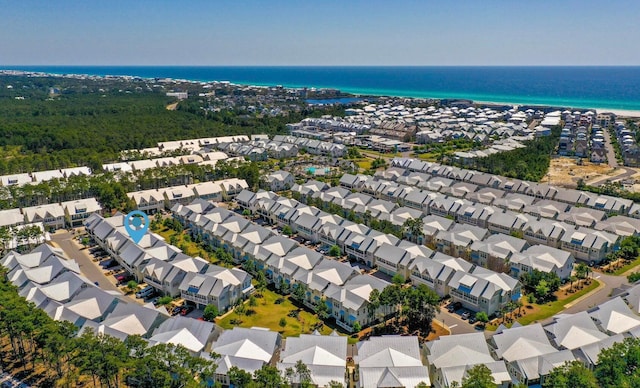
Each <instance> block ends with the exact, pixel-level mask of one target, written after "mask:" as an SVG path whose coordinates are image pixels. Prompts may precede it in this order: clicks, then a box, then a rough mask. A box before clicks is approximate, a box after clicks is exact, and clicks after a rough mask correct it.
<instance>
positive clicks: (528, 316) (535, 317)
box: [487, 279, 600, 331]
mask: <svg viewBox="0 0 640 388" xmlns="http://www.w3.org/2000/svg"><path fill="white" fill-rule="evenodd" d="M599 285H600V282H598V281H597V280H595V279H591V283H590V284H589V285H587V286H585V287H583V288H582V289H581V290H579V291H577V292H574V293H572V294H566V293H565V288H561V289H560V290H559V291H557V292H556V296H557V297H558V299H557V300H555V301H553V302H547V303H545V304H542V305H540V304H535V303H533V304H530V303H529V302H527V301H526V300H525V299H526V298H523V301H524V302H523V306H522V311H523V312H525V314H524V316H522V317H520V318H518V319H517V321H518V322H520V324H522V325H528V324H531V323H533V322H536V321H542V320H545V319H547V318H549V317H551V316H553V315H555V314H558V313H559V312H561V311H562V310H563V309H564V306H566V305H567V304H569V303H571V302H573V301H574V300H576V299H578V298H580V297H582V296H584V295H586V294H588V293H590V292H591V291H593V290H595V289H596V288H598V286H599ZM511 325H512V323H509V324H507V325H506V326H507V327H511ZM497 327H498V325H497V324H488V325H487V330H491V331H495V330H496V329H497Z"/></svg>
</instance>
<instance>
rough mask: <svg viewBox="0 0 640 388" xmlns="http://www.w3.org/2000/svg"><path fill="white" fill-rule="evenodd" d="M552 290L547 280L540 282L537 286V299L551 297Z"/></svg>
mask: <svg viewBox="0 0 640 388" xmlns="http://www.w3.org/2000/svg"><path fill="white" fill-rule="evenodd" d="M549 291H550V288H549V286H548V285H547V281H546V280H540V283H538V285H537V286H536V297H537V298H538V300H544V299H546V298H547V296H548V295H549Z"/></svg>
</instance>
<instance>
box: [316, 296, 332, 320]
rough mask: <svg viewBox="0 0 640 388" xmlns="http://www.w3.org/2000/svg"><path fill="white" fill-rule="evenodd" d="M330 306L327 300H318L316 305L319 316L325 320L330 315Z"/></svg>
mask: <svg viewBox="0 0 640 388" xmlns="http://www.w3.org/2000/svg"><path fill="white" fill-rule="evenodd" d="M330 313H331V312H330V311H329V306H327V302H326V301H325V300H324V298H323V299H321V300H319V301H318V304H317V305H316V314H318V318H320V319H322V320H325V319H327V318H328V317H329V314H330Z"/></svg>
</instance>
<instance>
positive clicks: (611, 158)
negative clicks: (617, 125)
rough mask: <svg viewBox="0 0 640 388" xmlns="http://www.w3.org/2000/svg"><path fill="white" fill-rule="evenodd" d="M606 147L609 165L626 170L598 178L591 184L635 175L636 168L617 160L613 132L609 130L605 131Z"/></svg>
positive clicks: (594, 184)
mask: <svg viewBox="0 0 640 388" xmlns="http://www.w3.org/2000/svg"><path fill="white" fill-rule="evenodd" d="M604 148H605V150H606V151H607V163H608V164H609V167H611V168H620V169H622V170H624V172H623V173H622V174H619V175H616V176H612V177H605V178H602V179H598V180H597V181H594V182H591V183H590V185H591V186H600V185H603V184H605V183H606V182H607V181H611V182H615V181H619V180H623V179H626V178H630V177H632V176H633V175H635V173H636V171H635V170H633V169H631V168H627V167H622V166H620V165H619V164H618V161H617V160H616V153H615V150H614V148H613V144H612V143H611V134H610V133H609V131H608V130H607V131H604Z"/></svg>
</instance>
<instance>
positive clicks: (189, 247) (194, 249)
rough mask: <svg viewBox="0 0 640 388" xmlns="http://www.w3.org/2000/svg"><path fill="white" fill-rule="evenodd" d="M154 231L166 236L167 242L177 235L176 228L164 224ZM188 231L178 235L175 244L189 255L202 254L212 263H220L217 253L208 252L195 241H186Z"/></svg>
mask: <svg viewBox="0 0 640 388" xmlns="http://www.w3.org/2000/svg"><path fill="white" fill-rule="evenodd" d="M153 233H156V234H159V235H160V236H162V238H164V240H165V241H166V242H167V243H169V241H170V240H171V237H172V236H174V235H176V231H175V230H173V229H169V228H166V227H164V226H162V227H160V229H155V230H153ZM186 233H187V232H185V231H183V232H181V233H180V234H179V235H178V240H177V242H176V243H175V244H174V245H175V246H176V247H178V248H180V249H182V252H183V253H184V254H186V255H189V256H192V257H195V256H200V257H202V258H203V259H205V260H208V261H209V262H210V263H213V264H220V263H218V261H219V260H218V258H217V257H216V256H215V255H211V254H209V253H207V251H205V250H204V248H202V247H200V246H199V245H198V243H196V242H194V241H185V239H184V237H185V235H186Z"/></svg>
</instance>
